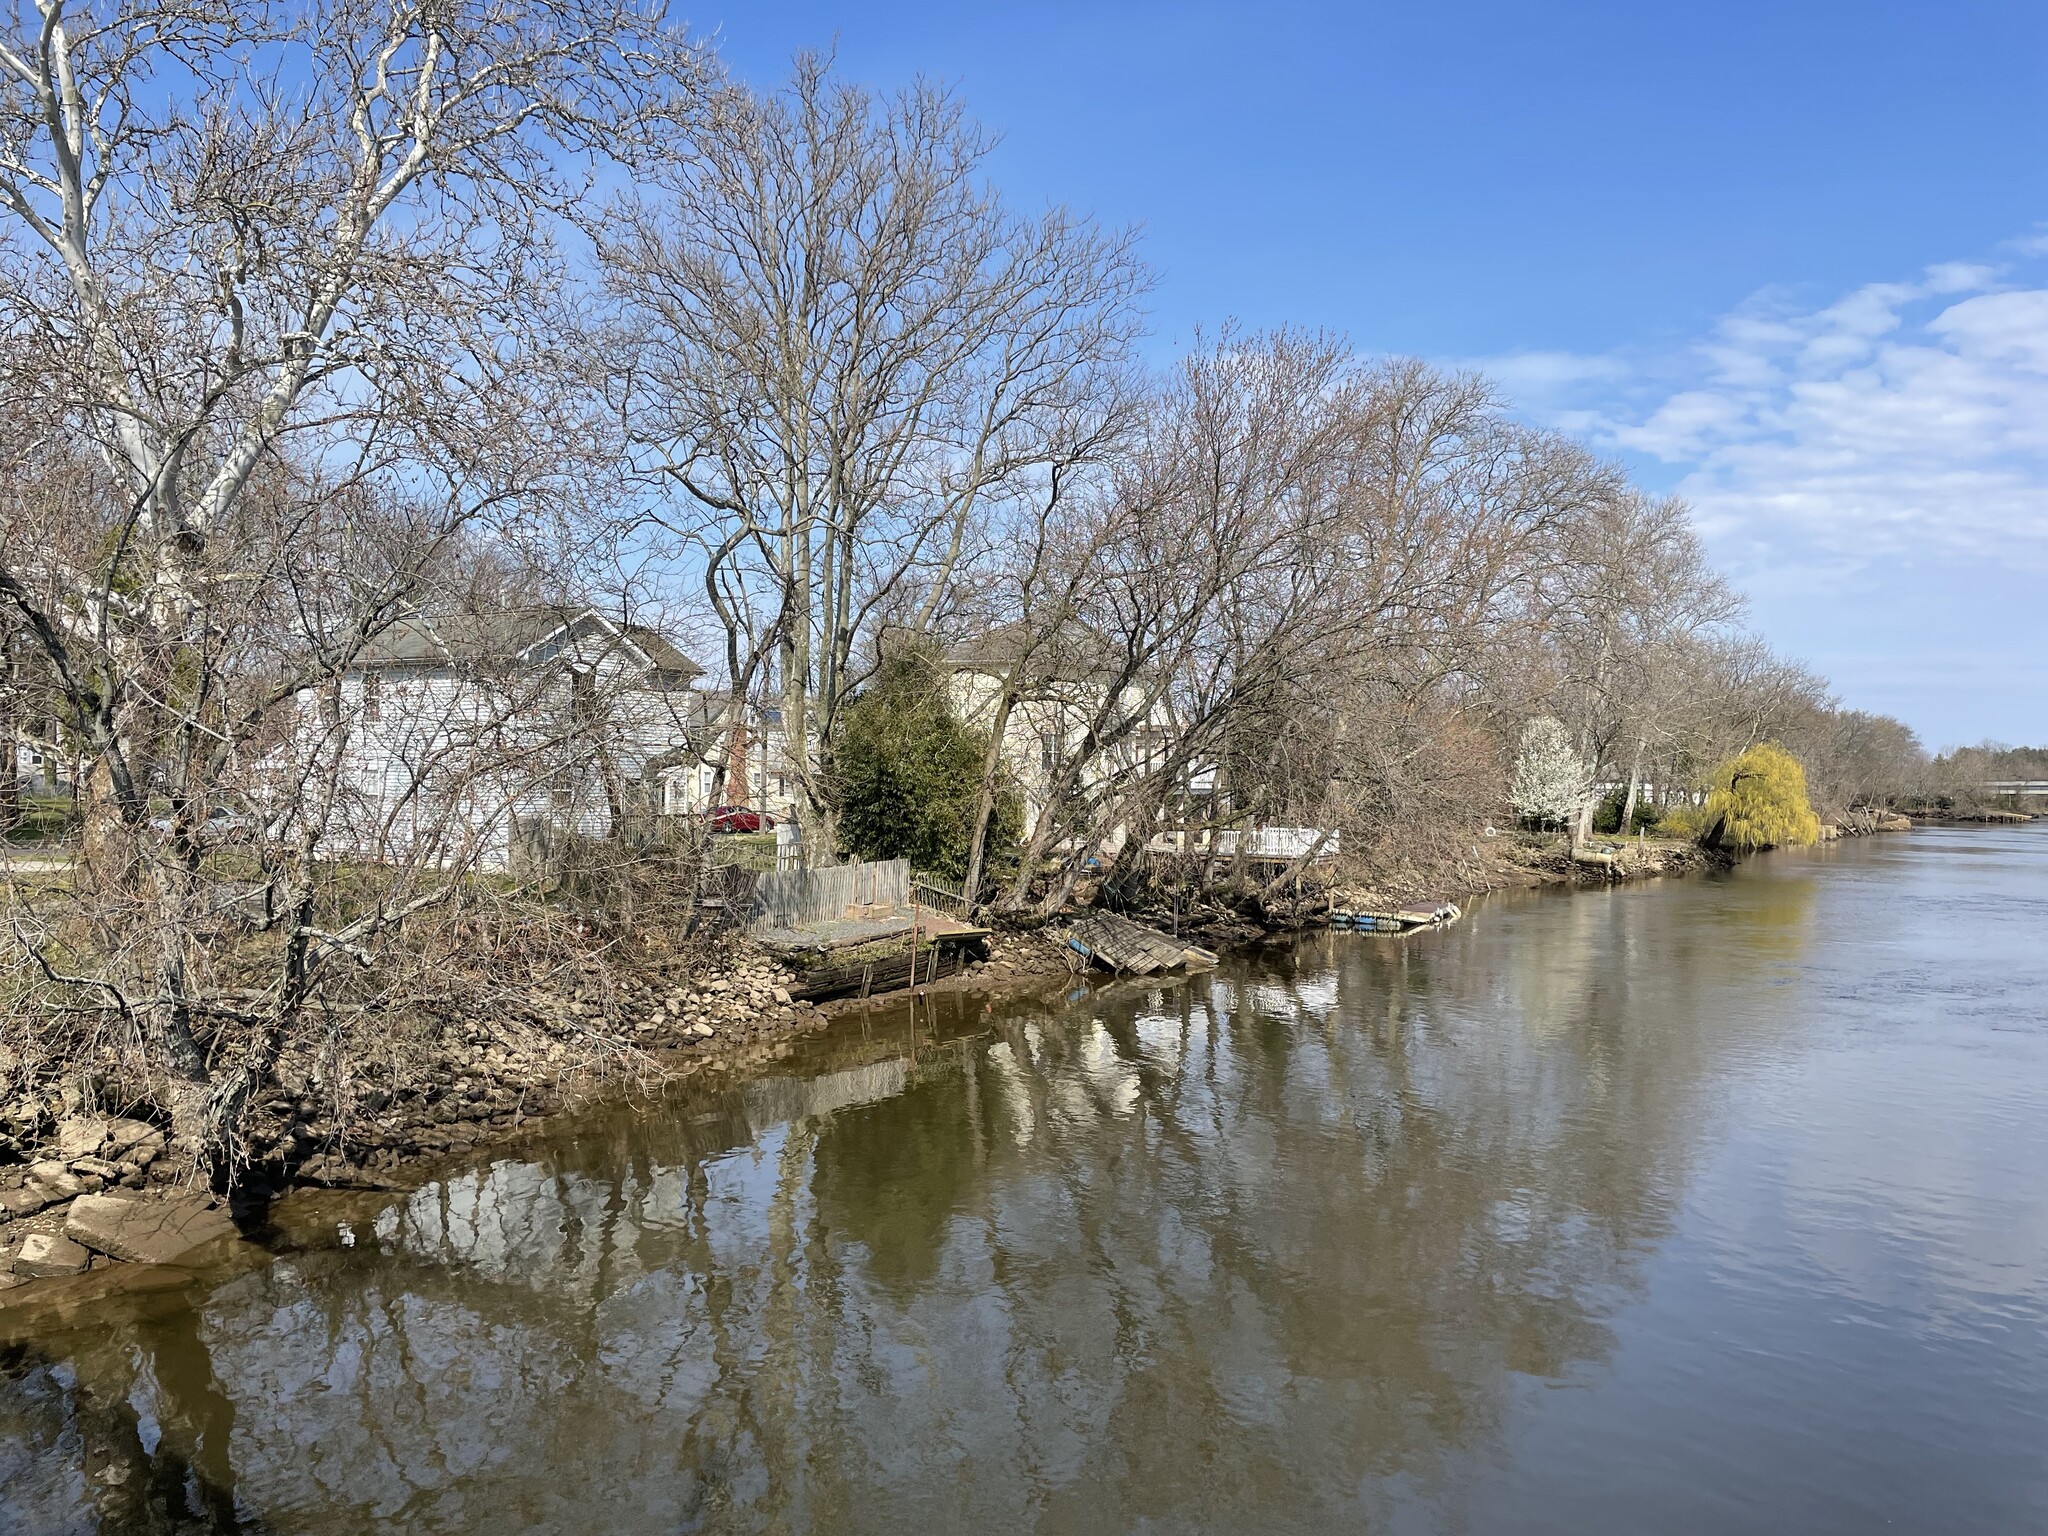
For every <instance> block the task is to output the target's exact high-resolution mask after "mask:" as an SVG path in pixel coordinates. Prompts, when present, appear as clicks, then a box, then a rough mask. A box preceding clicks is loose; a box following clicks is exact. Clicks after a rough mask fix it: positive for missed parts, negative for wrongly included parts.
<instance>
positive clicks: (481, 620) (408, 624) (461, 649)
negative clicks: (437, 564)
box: [350, 607, 704, 683]
mask: <svg viewBox="0 0 2048 1536" xmlns="http://www.w3.org/2000/svg"><path fill="white" fill-rule="evenodd" d="M579 629H580V630H583V631H585V632H586V633H589V632H591V631H595V632H597V633H598V634H600V635H601V636H602V637H603V640H604V642H606V644H607V646H608V645H612V644H615V645H617V646H618V647H620V648H622V649H624V650H625V651H627V652H628V653H629V654H630V655H631V656H632V658H633V659H635V660H637V661H639V662H640V663H641V664H642V665H644V666H647V667H651V668H655V669H658V670H660V671H663V672H669V673H674V674H677V677H678V680H679V681H681V682H685V683H687V682H688V681H689V680H690V679H691V678H694V677H699V676H701V675H703V671H704V669H703V668H702V667H700V666H698V665H697V663H695V662H694V661H692V660H690V658H689V657H687V656H685V655H684V654H683V653H682V652H681V651H679V650H677V649H676V648H675V646H674V645H673V644H672V643H670V641H669V640H668V638H667V637H666V636H664V635H663V634H662V633H661V632H660V631H659V630H656V629H651V628H649V627H648V626H647V625H645V624H628V623H622V622H621V621H619V620H616V619H612V618H609V617H607V616H606V615H604V614H603V613H600V612H599V611H598V610H597V609H595V608H566V607H565V608H510V609H505V610H503V611H502V612H498V613H488V614H475V613H456V614H412V615H409V616H407V617H406V618H402V619H400V620H398V621H397V622H396V623H394V624H393V625H391V626H390V628H388V629H386V630H384V631H383V632H382V633H381V634H379V635H377V636H376V637H375V638H374V639H372V640H371V641H370V643H369V644H368V645H366V646H364V647H363V649H362V651H361V652H360V654H358V655H357V657H356V659H355V662H354V664H353V666H352V667H351V669H350V670H352V671H358V672H361V671H374V670H377V669H379V668H384V667H441V666H460V665H464V664H466V663H476V662H499V663H514V662H522V661H533V660H536V659H539V660H545V659H549V658H547V657H536V653H537V652H540V651H542V650H543V648H544V647H545V646H546V645H547V643H548V642H549V641H551V640H554V639H556V638H557V637H559V636H562V635H564V634H565V633H567V632H571V631H576V630H579Z"/></svg>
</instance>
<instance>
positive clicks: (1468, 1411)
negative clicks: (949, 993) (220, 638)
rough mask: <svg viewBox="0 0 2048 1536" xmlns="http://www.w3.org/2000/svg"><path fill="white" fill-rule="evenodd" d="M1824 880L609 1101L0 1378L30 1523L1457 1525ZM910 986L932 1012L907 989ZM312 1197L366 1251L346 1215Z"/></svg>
mask: <svg viewBox="0 0 2048 1536" xmlns="http://www.w3.org/2000/svg"><path fill="white" fill-rule="evenodd" d="M1811 894H1812V893H1811V881H1810V880H1800V879H1783V880H1774V881H1768V882H1753V883H1751V884H1748V885H1744V884H1742V883H1740V882H1736V883H1722V884H1720V885H1701V884H1695V885H1692V886H1688V887H1673V888H1671V889H1670V890H1667V891H1663V892H1624V893H1617V894H1614V895H1612V896H1607V895H1588V896H1582V897H1579V898H1577V899H1575V900H1571V901H1555V900H1551V901H1529V902H1519V903H1518V902H1508V903H1502V904H1499V905H1498V906H1496V907H1494V908H1492V909H1490V910H1488V911H1487V912H1486V913H1484V914H1483V916H1482V917H1481V918H1480V919H1479V920H1477V921H1473V922H1470V923H1468V924H1466V925H1464V926H1463V927H1461V928H1458V929H1453V930H1451V931H1449V932H1447V933H1445V934H1442V935H1437V936H1433V937H1430V938H1427V939H1424V940H1421V941H1417V942H1409V943H1405V944H1404V943H1398V942H1390V941H1385V940H1376V939H1371V938H1363V937H1354V936H1331V937H1328V938H1324V939H1319V940H1312V941H1310V942H1308V943H1305V944H1304V945H1302V946H1301V947H1300V948H1299V949H1298V950H1297V951H1295V952H1293V953H1291V954H1287V955H1281V956H1278V957H1276V958H1267V959H1261V960H1253V961H1241V962H1234V963H1232V964H1230V965H1228V966H1226V967H1225V968H1224V969H1223V970H1222V971H1221V972H1219V973H1217V974H1216V975H1214V976H1212V977H1208V978H1202V979H1199V980H1196V981H1193V982H1191V983H1188V984H1185V985H1176V986H1172V987H1166V988H1158V989H1152V990H1147V989H1145V988H1142V987H1133V986H1119V987H1110V988H1106V989H1103V990H1100V991H1093V992H1087V993H1084V994H1083V995H1082V996H1081V997H1080V999H1079V1001H1078V1002H1077V1003H1075V1004H1073V1005H1072V1006H1067V1005H1066V1004H1065V1003H1064V1002H1063V1001H1062V1000H1058V999H1055V1000H1054V1001H1053V1002H1051V1003H1021V1004H1005V1005H1002V1006H1000V1007H994V1008H991V1007H990V1006H989V1005H987V1004H983V1003H979V1002H973V1001H961V1000H957V999H956V1000H935V1001H933V1002H932V1003H931V1004H929V1005H921V1008H920V1014H919V1021H918V1025H917V1029H918V1031H919V1034H918V1038H917V1040H916V1050H915V1053H914V1057H913V1054H912V1053H911V1052H910V1051H909V1050H908V1049H907V1047H908V1045H909V1043H910V1041H909V1035H908V1034H907V1030H908V1027H909V1023H908V1019H907V1017H906V1015H904V1014H903V1013H902V1012H901V1011H900V1010H897V1011H885V1012H878V1013H877V1014H876V1015H875V1018H874V1020H873V1022H872V1027H870V1028H867V1029H862V1028H860V1027H859V1026H848V1027H846V1028H844V1029H842V1030H840V1031H837V1032H835V1033H834V1034H833V1035H831V1036H830V1037H828V1038H827V1039H825V1040H823V1041H821V1042H820V1043H819V1044H818V1045H817V1046H816V1047H815V1049H814V1050H813V1051H812V1052H811V1054H809V1055H808V1056H806V1057H804V1058H802V1061H801V1066H802V1071H801V1072H800V1073H799V1074H797V1075H792V1076H784V1077H781V1078H776V1079H770V1080H767V1081H765V1082H760V1083H756V1084H753V1085H751V1086H744V1087H742V1086H735V1087H730V1088H727V1089H724V1090H720V1091H718V1092H715V1093H714V1092H709V1091H705V1090H700V1091H697V1092H695V1093H692V1094H687V1095H684V1096H681V1097H679V1098H677V1099H676V1100H675V1101H674V1102H673V1103H672V1104H671V1105H669V1106H667V1108H666V1109H665V1110H664V1111H663V1112H661V1113H655V1114H650V1113H646V1112H636V1113H630V1114H629V1113H617V1114H612V1115H607V1116H600V1117H595V1118H593V1119H592V1120H590V1121H588V1122H587V1123H586V1124H584V1125H582V1126H580V1127H579V1128H578V1129H577V1131H576V1133H575V1134H574V1135H572V1136H567V1137H564V1138H563V1139H561V1140H559V1141H556V1142H553V1143H550V1144H549V1145H547V1146H545V1147H543V1148H541V1149H540V1150H538V1151H537V1152H535V1153H533V1154H531V1155H523V1156H520V1157H517V1158H509V1157H508V1158H504V1159H501V1160H499V1161H496V1162H494V1163H491V1164H490V1165H488V1166H486V1167H482V1168H479V1169H476V1170H474V1171H471V1172H469V1173H465V1174H461V1175H457V1176H452V1177H449V1178H446V1179H443V1180H439V1181H437V1182H435V1183H433V1184H431V1185H429V1186H427V1187H426V1188H424V1189H422V1190H420V1191H418V1192H416V1193H414V1194H412V1195H410V1196H407V1197H403V1198H396V1199H393V1198H389V1197H380V1198H378V1199H374V1200H370V1199H363V1198H359V1197H350V1198H347V1199H307V1200H302V1201H294V1202H291V1203H290V1204H289V1205H288V1207H287V1208H286V1209H284V1210H283V1211H281V1212H280V1225H281V1228H282V1230H283V1231H284V1233H285V1234H286V1240H285V1242H284V1243H283V1244H282V1245H281V1247H280V1251H279V1253H278V1255H277V1256H276V1258H275V1259H274V1261H273V1262H271V1263H269V1264H268V1265H266V1266H265V1267H263V1268H261V1269H258V1270H255V1271H254V1272H249V1273H243V1274H240V1275H236V1276H233V1277H230V1278H226V1279H223V1280H220V1281H219V1282H218V1283H209V1284H207V1285H202V1286H200V1287H197V1288H196V1290H195V1292H194V1294H193V1295H192V1296H191V1297H190V1298H181V1299H179V1300H178V1301H177V1302H175V1304H172V1303H166V1302H165V1301H163V1300H162V1299H161V1298H159V1299H158V1300H157V1301H155V1302H154V1303H152V1304H150V1305H147V1306H144V1305H141V1304H137V1305H136V1306H135V1307H134V1308H133V1309H131V1310H127V1311H123V1310H122V1309H121V1308H119V1307H116V1308H114V1309H113V1313H114V1316H113V1318H112V1320H111V1321H110V1320H109V1319H108V1316H107V1312H108V1308H106V1307H102V1308H101V1309H100V1311H99V1314H98V1315H97V1316H95V1317H94V1318H93V1319H92V1320H91V1321H90V1323H89V1324H87V1325H85V1326H78V1327H72V1328H69V1329H68V1330H67V1329H66V1328H62V1327H57V1326H55V1325H53V1326H52V1327H51V1329H50V1330H49V1331H48V1333H47V1335H46V1337H45V1339H44V1340H43V1342H42V1344H41V1346H40V1348H39V1350H38V1351H37V1352H35V1353H29V1352H25V1351H21V1350H17V1352H16V1353H15V1355H13V1356H11V1357H10V1358H9V1360H8V1363H7V1364H6V1367H5V1382H4V1384H0V1471H4V1473H5V1482H4V1489H5V1491H4V1493H0V1512H4V1514H5V1517H6V1518H5V1521H4V1523H5V1525H6V1528H7V1529H8V1530H10V1531H14V1532H36V1531H45V1530H47V1531H53V1532H56V1531H66V1532H68V1531H74V1530H76V1531H93V1530H97V1531H105V1532H110V1533H113V1532H118V1533H126V1532H144V1531H150V1532H154V1531H187V1530H193V1531H228V1530H258V1529H266V1530H267V1529H275V1530H278V1531H281V1532H282V1531H312V1532H343V1531H346V1532H358V1531H364V1530H370V1529H394V1530H407V1531H416V1530H417V1531H482V1530H492V1531H502V1530H537V1531H563V1532H572V1531H574V1532H581V1531H605V1532H619V1533H627V1532H642V1531H650V1532H651V1531H662V1532H668V1531H675V1530H678V1529H684V1530H693V1529H720V1530H722V1529H746V1530H802V1529H815V1530H835V1531H836V1530H891V1531H894V1530H902V1529H905V1528H914V1527H916V1526H918V1525H923V1526H925V1527H928V1528H932V1529H968V1528H986V1529H1014V1528H1018V1527H1019V1526H1025V1527H1031V1526H1036V1527H1038V1528H1041V1529H1046V1530H1060V1531H1090V1530H1103V1531H1123V1530H1129V1529H1133V1528H1138V1527H1142V1526H1144V1525H1145V1524H1146V1522H1148V1521H1156V1522H1158V1523H1159V1524H1160V1525H1162V1526H1166V1527H1172V1528H1184V1527H1187V1526H1190V1525H1201V1526H1205V1527H1209V1528H1216V1529H1231V1528H1241V1527H1242V1526H1243V1525H1245V1524H1246V1523H1249V1522H1252V1521H1253V1520H1256V1523H1257V1524H1258V1525H1259V1526H1260V1527H1261V1528H1263V1529H1273V1528H1290V1527H1292V1528H1300V1529H1326V1528H1329V1527H1331V1526H1333V1525H1344V1526H1354V1527H1355V1526H1358V1525H1360V1524H1370V1523H1372V1522H1373V1521H1375V1520H1376V1519H1377V1518H1379V1517H1383V1516H1390V1515H1391V1514H1393V1513H1394V1512H1395V1511H1396V1509H1397V1508H1398V1507H1399V1506H1401V1505H1402V1504H1404V1503H1407V1502H1409V1501H1413V1500H1417V1499H1422V1500H1426V1501H1427V1502H1428V1503H1429V1504H1430V1506H1431V1507H1432V1508H1433V1509H1434V1510H1435V1511H1436V1512H1437V1513H1436V1518H1435V1519H1434V1521H1433V1523H1434V1524H1436V1525H1437V1526H1439V1527H1444V1526H1450V1527H1455V1526H1456V1525H1457V1524H1458V1519H1459V1517H1458V1509H1459V1504H1460V1499H1461V1496H1462V1494H1461V1490H1462V1487H1463V1475H1464V1473H1465V1472H1466V1471H1467V1469H1469V1468H1470V1467H1471V1466H1472V1465H1473V1464H1474V1462H1475V1459H1484V1458H1486V1457H1487V1456H1489V1455H1492V1454H1494V1453H1495V1452H1496V1450H1497V1445H1498V1440H1499V1437H1500V1435H1501V1429H1502V1416H1503V1412H1504V1404H1505V1402H1506V1399H1507V1392H1508V1387H1509V1384H1510V1383H1511V1382H1512V1381H1513V1380H1515V1379H1517V1378H1526V1377H1535V1378H1541V1379H1545V1380H1551V1381H1571V1380H1574V1379H1576V1378H1579V1377H1581V1376H1583V1375H1585V1374H1586V1373H1588V1372H1589V1371H1591V1370H1593V1369H1594V1368H1596V1367H1597V1366H1598V1364H1599V1362H1601V1361H1602V1360H1603V1358H1605V1356H1606V1354H1607V1352H1608V1350H1609V1348H1610V1340H1609V1334H1608V1322H1609V1320H1610V1319H1611V1318H1612V1317H1613V1315H1614V1313H1615V1312H1616V1310H1617V1308H1618V1307H1619V1306H1621V1305H1622V1304H1623V1303H1624V1302H1625V1301H1627V1299H1628V1298H1629V1297H1630V1296H1631V1295H1632V1294H1633V1292H1634V1291H1635V1289H1636V1288H1637V1287H1638V1286H1639V1284H1640V1280H1639V1275H1640V1266H1641V1262H1642V1260H1643V1257H1644V1256H1645V1254H1646V1253H1648V1252H1649V1251H1650V1250H1651V1249H1652V1248H1653V1246H1654V1245H1655V1244H1656V1243H1657V1242H1658V1241H1659V1239H1660V1238H1661V1237H1662V1236H1663V1234H1664V1233H1665V1231H1666V1230H1667V1227H1668V1224H1669V1222H1670V1221H1671V1219H1672V1215H1673V1211H1674V1207H1675V1203H1676V1201H1677V1200H1678V1198H1679V1195H1680V1192H1681V1191H1682V1188H1683V1186H1684V1182H1685V1179H1686V1175H1687V1165H1688V1160H1689V1159H1690V1158H1691V1157H1692V1156H1693V1155H1694V1151H1695V1148H1696V1145H1697V1143H1698V1141H1699V1139H1700V1133H1701V1126H1702V1116H1703V1111H1704V1109H1705V1108H1707V1107H1709V1106H1710V1105H1711V1100H1712V1095H1713V1088H1714V1084H1715V1082H1716V1079H1717V1076H1718V1074H1720V1073H1721V1072H1722V1071H1723V1070H1724V1069H1725V1067H1726V1064H1727V1063H1728V1062H1729V1061H1730V1060H1731V1059H1739V1058H1740V1056H1741V1055H1742V1053H1744V1052H1745V1051H1747V1050H1749V1049H1752V1048H1753V1047H1754V1046H1755V1044H1756V1043H1757V1042H1758V1041H1759V1040H1762V1039H1764V1038H1766V1037H1768V1035H1769V1034H1770V1033H1771V1032H1772V1031H1776V1030H1781V1029H1783V1028H1785V1027H1786V1026H1787V1024H1788V1019H1787V1015H1786V1013H1785V1010H1784V1009H1783V1008H1782V1007H1781V1006H1779V1005H1778V1003H1777V1000H1776V998H1775V997H1774V995H1773V992H1772V987H1771V983H1772V982H1773V980H1774V979H1775V978H1776V977H1777V976H1778V974H1779V973H1780V972H1782V971H1783V970H1784V969H1785V968H1786V967H1796V965H1797V962H1798V960H1799V955H1800V946H1801V944H1802V943H1803V941H1804V934H1805V928H1806V924H1805V920H1804V916H1803V913H1804V909H1805V907H1806V905H1807V904H1808V903H1809V902H1810V900H1811ZM927 1006H928V1007H929V1008H930V1009H931V1011H932V1013H933V1015H934V1018H931V1019H927V1018H926V1017H925V1016H924V1008H925V1007H927ZM344 1219H345V1220H347V1221H348V1222H349V1224H350V1227H351V1230H352V1231H353V1232H354V1234H355V1235H356V1238H357V1240H356V1242H355V1243H354V1245H353V1246H346V1247H345V1246H341V1245H340V1244H338V1243H336V1242H335V1241H334V1240H333V1235H334V1233H335V1232H336V1230H337V1223H338V1222H339V1221H341V1220H344Z"/></svg>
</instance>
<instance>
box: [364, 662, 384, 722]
mask: <svg viewBox="0 0 2048 1536" xmlns="http://www.w3.org/2000/svg"><path fill="white" fill-rule="evenodd" d="M363 718H364V719H365V720H382V719H383V718H384V674H383V673H382V672H365V673H364V674H363Z"/></svg>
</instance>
